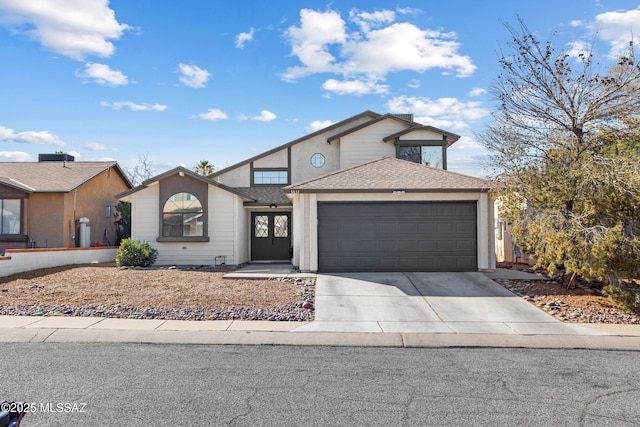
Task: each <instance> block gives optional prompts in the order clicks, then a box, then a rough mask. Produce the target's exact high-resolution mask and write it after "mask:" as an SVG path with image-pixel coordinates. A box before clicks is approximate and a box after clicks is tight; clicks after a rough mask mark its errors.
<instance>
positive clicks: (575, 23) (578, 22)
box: [569, 19, 582, 27]
mask: <svg viewBox="0 0 640 427" xmlns="http://www.w3.org/2000/svg"><path fill="white" fill-rule="evenodd" d="M569 25H571V26H572V27H580V26H581V25H582V21H580V20H579V19H575V20H573V21H571V22H569Z"/></svg>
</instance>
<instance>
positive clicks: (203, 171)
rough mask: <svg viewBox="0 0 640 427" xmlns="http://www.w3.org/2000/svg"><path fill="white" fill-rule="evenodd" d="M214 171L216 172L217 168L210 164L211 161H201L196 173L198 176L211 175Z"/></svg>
mask: <svg viewBox="0 0 640 427" xmlns="http://www.w3.org/2000/svg"><path fill="white" fill-rule="evenodd" d="M214 170H216V168H215V166H213V165H212V164H211V163H209V160H200V163H198V164H197V165H196V173H198V175H202V176H207V175H211V174H212V173H213V171H214Z"/></svg>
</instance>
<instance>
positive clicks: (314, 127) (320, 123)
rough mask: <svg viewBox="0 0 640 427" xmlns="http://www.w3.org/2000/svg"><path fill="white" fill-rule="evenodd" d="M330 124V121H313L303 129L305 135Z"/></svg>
mask: <svg viewBox="0 0 640 427" xmlns="http://www.w3.org/2000/svg"><path fill="white" fill-rule="evenodd" d="M332 124H333V122H332V121H331V120H314V121H313V122H311V123H309V126H307V127H306V128H304V130H305V131H306V132H307V133H313V132H316V131H319V130H320V129H324V128H326V127H329V126H331V125H332Z"/></svg>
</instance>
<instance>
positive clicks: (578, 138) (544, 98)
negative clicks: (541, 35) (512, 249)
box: [480, 18, 640, 283]
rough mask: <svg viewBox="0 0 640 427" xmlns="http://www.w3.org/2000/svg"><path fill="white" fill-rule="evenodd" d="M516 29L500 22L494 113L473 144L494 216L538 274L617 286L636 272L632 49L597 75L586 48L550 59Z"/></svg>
mask: <svg viewBox="0 0 640 427" xmlns="http://www.w3.org/2000/svg"><path fill="white" fill-rule="evenodd" d="M518 23H519V25H518V27H516V28H514V27H512V26H510V25H509V24H505V26H506V28H507V30H508V31H509V34H510V36H511V38H510V39H509V41H508V42H507V43H506V45H505V47H506V49H505V50H506V51H504V52H501V57H500V59H499V62H500V65H501V68H502V72H501V74H500V75H499V76H498V78H497V83H496V84H495V86H494V87H493V88H492V93H493V95H494V97H495V98H496V100H498V101H499V106H498V109H497V111H496V112H495V113H494V119H495V121H494V123H493V124H491V125H490V126H489V127H488V128H487V130H486V132H485V133H484V134H482V135H481V136H480V140H481V141H482V142H483V143H484V145H485V146H486V147H487V148H488V149H489V151H490V153H491V155H490V164H491V166H492V167H493V168H494V172H495V173H496V175H499V176H500V179H498V180H496V181H495V182H496V186H495V189H494V191H495V193H496V194H497V196H498V197H500V200H501V204H502V209H501V211H502V212H501V214H502V215H503V216H504V217H505V218H506V219H507V220H508V221H509V222H510V224H511V226H510V230H511V232H512V234H514V236H515V237H516V239H517V240H518V242H519V243H520V244H521V245H523V246H525V249H526V250H527V251H528V252H530V253H532V254H533V255H534V256H536V257H537V258H538V260H539V261H540V263H541V264H542V265H543V266H545V267H547V268H549V269H550V270H554V269H555V268H556V267H557V266H559V265H563V266H565V267H566V268H567V270H568V271H569V272H576V273H577V274H580V275H583V276H585V277H589V278H598V279H601V280H606V281H609V282H610V283H619V281H618V279H619V277H620V275H627V276H628V275H630V274H631V275H633V274H638V273H639V272H640V218H639V216H638V213H637V207H638V206H640V204H639V203H640V168H638V166H637V165H638V161H639V160H640V145H639V144H638V142H639V141H640V133H639V132H638V126H637V124H638V123H637V119H638V114H639V112H640V65H639V63H638V61H637V60H636V58H635V52H634V46H633V44H632V43H630V44H629V47H628V49H627V51H626V52H625V53H624V55H623V56H621V57H620V58H618V61H617V63H615V64H612V65H611V66H609V67H608V69H606V70H605V71H604V72H601V71H600V70H599V68H600V65H599V64H598V63H597V62H596V61H595V60H594V55H593V50H592V49H591V50H589V51H585V52H581V53H577V54H576V53H573V52H569V51H562V52H556V51H555V49H554V47H553V44H552V43H551V42H545V43H542V42H540V41H539V40H538V39H537V38H536V37H535V36H534V35H533V34H532V33H531V31H529V29H528V28H527V26H526V25H525V23H524V21H523V20H522V19H521V18H518ZM622 153H624V154H622Z"/></svg>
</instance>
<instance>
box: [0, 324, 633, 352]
mask: <svg viewBox="0 0 640 427" xmlns="http://www.w3.org/2000/svg"><path fill="white" fill-rule="evenodd" d="M0 342H3V343H116V342H117V343H133V344H141V343H143V344H167V345H171V344H192V345H291V346H334V347H404V348H445V347H460V348H536V349H591V350H595V349H597V350H633V351H640V337H636V336H615V335H606V336H586V335H487V334H424V333H349V332H337V333H336V332H273V331H249V330H245V331H229V330H227V331H194V330H181V331H175V330H158V329H155V330H123V329H51V328H3V329H2V330H1V331H0Z"/></svg>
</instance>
